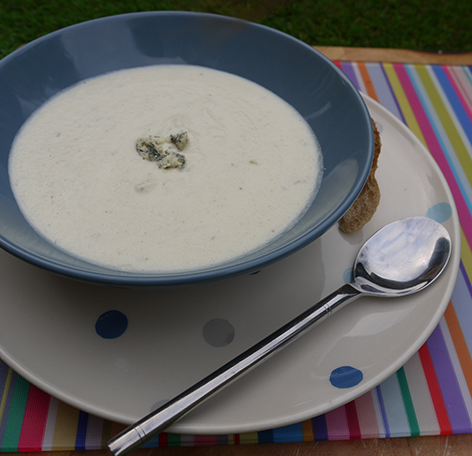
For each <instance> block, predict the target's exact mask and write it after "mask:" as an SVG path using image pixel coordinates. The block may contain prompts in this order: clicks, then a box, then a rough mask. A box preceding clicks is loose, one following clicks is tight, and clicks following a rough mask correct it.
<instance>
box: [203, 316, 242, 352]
mask: <svg viewBox="0 0 472 456" xmlns="http://www.w3.org/2000/svg"><path fill="white" fill-rule="evenodd" d="M202 333H203V339H205V341H206V342H207V343H208V344H210V345H212V346H213V347H225V346H226V345H229V344H230V343H231V342H232V341H233V339H234V328H233V325H232V324H231V323H230V322H229V321H228V320H224V319H222V318H214V319H213V320H210V321H209V322H208V323H206V324H205V326H204V327H203V331H202Z"/></svg>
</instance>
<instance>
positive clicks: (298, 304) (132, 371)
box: [0, 97, 460, 434]
mask: <svg viewBox="0 0 472 456" xmlns="http://www.w3.org/2000/svg"><path fill="white" fill-rule="evenodd" d="M366 103H367V106H368V108H369V110H370V112H371V114H372V116H373V118H374V119H375V120H376V121H377V122H378V126H379V129H380V131H381V138H382V142H383V148H382V153H381V156H380V159H379V169H378V172H377V177H378V180H379V184H380V188H381V191H382V199H381V203H380V207H379V209H378V211H377V213H376V214H375V216H374V218H373V220H372V221H371V222H370V223H369V224H368V225H366V226H365V227H364V229H363V230H361V231H360V232H357V233H354V234H349V235H343V234H341V233H340V232H339V230H338V228H337V226H336V227H333V228H332V229H331V230H330V231H329V232H328V233H326V234H325V235H324V236H323V237H322V238H321V239H319V240H317V241H315V242H314V243H313V244H311V245H310V246H308V247H307V248H305V249H303V250H302V251H300V252H298V253H297V254H295V255H293V256H291V257H289V258H287V259H285V260H283V261H281V262H279V263H277V264H275V265H272V266H270V267H267V268H266V269H264V270H262V271H261V272H260V273H258V274H255V275H250V276H244V277H238V278H234V279H231V280H227V281H223V282H219V283H216V284H207V285H202V286H192V287H187V288H182V289H167V290H153V291H149V290H147V291H136V290H121V289H110V288H105V287H99V286H93V285H88V284H82V283H78V282H75V281H71V280H68V279H64V278H61V277H56V276H54V275H52V274H50V273H48V272H44V271H42V270H40V269H37V268H35V267H33V266H30V265H28V264H26V263H24V262H22V261H20V260H18V259H16V258H14V257H12V256H10V255H8V254H7V253H4V252H0V286H1V290H2V301H1V318H0V355H1V357H2V358H3V360H4V361H5V362H6V363H7V364H9V365H10V366H11V367H12V368H13V369H14V370H16V371H17V372H18V373H19V374H21V375H22V376H24V377H25V378H26V379H27V380H29V381H30V382H32V383H33V384H35V385H37V386H38V387H39V388H41V389H43V390H44V391H46V392H48V393H50V394H51V395H53V396H56V397H57V398H59V399H61V400H63V401H65V402H67V403H69V404H71V405H73V406H75V407H77V408H80V409H82V410H84V411H86V412H89V413H92V414H95V415H98V416H101V417H103V418H107V419H110V420H114V421H118V422H123V423H132V422H134V421H135V420H137V419H139V418H141V417H142V416H143V415H146V414H147V413H148V412H149V411H150V410H151V409H152V408H153V407H154V406H155V405H156V404H159V403H161V402H162V401H165V400H166V399H170V398H172V397H173V396H174V395H176V394H178V393H180V392H181V391H183V390H184V389H186V388H187V387H189V386H191V385H192V384H194V383H195V382H196V381H198V380H200V379H201V378H203V377H204V376H206V375H207V374H209V373H210V372H212V371H213V370H215V369H216V368H218V367H219V366H221V365H222V364H223V363H225V362H226V361H228V360H229V359H231V358H233V357H234V356H236V355H238V354H239V353H241V352H242V351H243V350H245V349H246V348H248V347H250V346H251V345H252V344H254V343H255V342H257V341H259V340H260V339H262V338H263V337H265V336H266V335H268V334H269V333H271V332H272V331H273V330H275V329H277V328H278V327H279V326H281V325H282V324H284V323H286V322H288V321H289V320H290V319H291V318H292V317H295V316H296V315H297V314H299V313H300V312H301V311H302V310H304V309H305V308H307V307H309V306H310V305H312V304H314V303H315V302H316V301H317V300H318V299H319V298H321V297H322V296H324V295H326V294H328V293H329V292H331V291H334V290H335V289H336V288H338V287H339V286H340V285H342V284H343V282H344V278H345V277H346V276H348V275H349V271H350V268H351V266H352V263H353V261H354V258H355V256H356V253H357V251H358V249H359V247H360V245H361V244H362V243H363V242H364V241H365V240H366V239H367V238H368V237H369V236H370V235H372V234H373V233H374V232H375V231H377V230H378V229H379V228H381V227H382V226H383V225H385V224H387V223H389V222H391V221H394V220H396V219H399V218H403V217H407V216H414V215H426V214H429V215H431V214H433V218H437V217H439V218H441V217H443V218H447V220H444V225H445V226H446V228H447V229H448V230H449V231H450V233H451V236H452V238H453V255H452V259H451V263H450V265H449V266H448V268H447V269H446V271H445V273H444V274H443V275H442V276H441V277H440V279H439V280H438V281H436V282H435V283H434V284H433V285H432V286H431V287H430V288H428V289H427V290H425V291H423V292H421V293H419V294H417V295H415V296H412V297H408V298H402V299H396V300H382V299H375V298H365V299H360V300H358V301H357V302H356V303H355V304H353V305H351V306H348V307H347V308H345V309H343V310H342V311H340V312H338V313H336V314H335V315H333V316H332V317H331V318H330V319H328V320H327V321H325V322H324V323H323V324H322V325H320V326H318V327H317V328H316V329H314V330H313V331H311V332H309V333H308V334H306V335H305V336H303V337H302V338H300V339H299V340H297V341H296V342H294V343H293V344H292V345H290V346H289V347H287V348H286V349H285V350H284V351H282V352H281V353H279V354H278V355H276V356H274V357H272V358H271V359H269V360H268V361H267V362H266V363H264V364H263V365H262V366H260V367H259V368H257V369H255V370H253V371H251V372H250V373H249V374H247V375H246V376H245V377H243V378H242V379H240V380H239V381H238V382H236V383H234V384H233V385H231V386H230V387H228V388H226V389H225V390H224V391H222V392H221V393H219V394H218V395H217V396H215V397H214V398H212V399H210V400H209V401H207V402H205V403H204V404H203V405H202V406H200V407H199V408H198V409H196V410H195V411H194V412H192V413H191V414H189V415H187V416H186V417H185V418H184V419H182V420H181V421H180V422H178V423H176V424H175V425H174V426H173V427H172V428H171V431H172V432H178V433H192V434H202V433H203V434H214V433H240V432H250V431H255V430H262V429H267V428H274V427H278V426H283V425H287V424H290V423H294V422H298V421H302V420H304V419H308V418H312V417H314V416H316V415H318V414H321V413H324V412H327V411H329V410H331V409H333V408H335V407H337V406H340V405H342V404H344V403H346V402H348V401H350V400H352V399H354V398H356V397H358V396H359V395H361V394H363V393H365V392H367V391H369V390H370V389H372V388H373V387H375V386H376V385H377V384H379V383H380V382H382V381H383V380H385V379H386V378H387V377H388V376H390V375H391V374H393V373H394V372H395V371H396V370H397V369H399V368H400V367H401V366H402V365H403V364H404V363H405V362H406V361H407V360H408V359H409V358H410V356H412V355H413V354H414V353H415V352H416V351H417V350H418V349H419V348H420V347H421V345H422V344H423V343H424V342H425V340H426V339H427V338H428V336H429V335H430V334H431V332H432V331H433V330H434V328H435V327H436V325H437V324H438V322H439V320H440V318H441V316H442V314H443V312H444V311H445V309H446V306H447V304H448V302H449V299H450V296H451V294H452V291H453V288H454V284H455V280H456V277H457V273H458V265H459V258H460V227H459V222H458V217H457V213H456V210H455V206H454V202H453V199H452V196H451V193H450V191H449V189H448V187H447V184H446V181H445V179H444V177H443V175H442V174H441V172H440V170H439V168H438V166H437V165H436V163H435V162H434V161H433V160H432V158H431V156H430V154H429V153H428V151H427V150H426V149H425V148H424V147H423V146H422V144H421V143H420V142H419V141H418V140H417V139H416V137H415V136H414V135H413V134H412V133H411V132H410V131H409V130H408V129H407V128H405V126H404V125H403V124H402V123H401V122H399V121H398V120H397V119H396V118H395V117H394V116H393V115H392V114H390V113H389V112H388V111H386V110H385V109H384V108H383V107H381V106H380V105H379V104H378V103H376V102H374V101H373V100H371V99H369V98H367V97H366ZM448 211H449V213H448ZM107 311H119V312H121V313H122V314H124V315H125V316H126V317H127V320H128V328H127V330H126V331H125V332H124V334H123V335H122V336H120V337H117V338H114V339H105V338H103V337H101V336H99V335H98V334H97V331H96V327H95V325H96V322H97V321H98V319H99V317H100V316H101V315H102V314H104V313H105V312H107ZM102 321H103V319H102ZM233 330H234V337H233V339H232V341H231V342H230V343H228V342H229V340H230V339H231V334H232V331H233ZM215 345H220V346H215ZM342 366H351V367H353V368H355V369H357V370H359V371H361V372H362V375H363V379H362V381H360V383H358V384H357V385H355V386H352V387H350V388H338V387H335V386H333V384H332V383H331V381H330V375H331V373H332V371H333V370H335V369H337V368H338V367H342ZM344 386H345V385H344Z"/></svg>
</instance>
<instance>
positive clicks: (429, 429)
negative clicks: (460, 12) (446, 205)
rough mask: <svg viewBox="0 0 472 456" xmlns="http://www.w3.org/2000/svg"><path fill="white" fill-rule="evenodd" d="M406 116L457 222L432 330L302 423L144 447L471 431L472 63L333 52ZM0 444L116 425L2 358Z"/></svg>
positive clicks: (162, 438)
mask: <svg viewBox="0 0 472 456" xmlns="http://www.w3.org/2000/svg"><path fill="white" fill-rule="evenodd" d="M336 64H337V65H338V66H339V67H340V68H341V69H342V70H343V71H344V72H345V73H346V74H347V75H348V76H349V78H350V79H351V80H352V81H353V83H354V84H355V85H356V86H357V88H358V89H359V90H361V91H362V92H364V93H366V94H368V95H369V96H370V97H372V98H374V99H375V100H377V101H378V102H380V103H381V104H382V105H383V106H385V107H386V108H387V109H388V110H390V111H391V112H392V113H393V114H394V115H396V116H397V117H398V118H399V119H401V120H402V121H403V122H405V123H406V125H407V126H408V127H409V128H410V129H411V130H412V131H413V132H414V133H415V134H416V135H417V137H418V138H419V139H420V140H421V141H422V142H423V143H424V144H425V146H426V147H427V148H428V149H429V151H430V152H431V154H432V156H433V157H434V159H435V160H436V161H437V163H438V164H439V166H440V168H441V169H442V171H443V173H444V176H445V177H446V179H447V182H448V184H449V186H450V188H451V191H452V193H453V196H454V199H455V202H456V205H457V209H458V212H459V219H460V221H461V227H462V251H461V264H460V272H459V278H458V281H457V285H456V287H455V290H454V293H453V296H452V299H451V303H450V305H449V307H448V308H447V311H446V313H445V315H444V317H443V319H442V320H441V322H440V324H439V325H438V326H437V328H436V329H435V331H434V332H433V334H432V335H431V337H430V338H429V339H428V341H427V342H426V343H425V344H424V345H423V347H422V348H421V349H420V350H419V351H418V353H416V354H415V355H414V356H413V357H412V358H411V359H410V361H408V362H407V363H406V365H405V366H404V367H402V368H401V369H400V370H398V372H396V374H395V375H392V376H391V377H390V378H388V379H387V380H386V381H384V382H383V383H382V384H380V385H379V386H377V387H376V388H374V389H373V390H372V391H370V392H369V393H366V394H364V395H363V396H361V397H360V398H358V399H356V400H355V401H352V402H350V403H348V404H346V405H344V406H342V407H339V408H338V409H336V410H333V411H331V412H329V413H326V414H324V415H322V416H318V417H315V418H313V419H311V420H307V421H305V422H302V423H298V424H294V425H291V426H286V427H283V428H278V429H272V430H268V431H262V432H253V433H246V434H235V435H218V436H210V435H206V436H193V435H176V434H167V433H162V434H161V435H159V436H158V438H156V439H154V440H153V441H152V442H150V443H149V444H147V445H146V446H148V447H164V446H167V447H172V446H174V447H175V446H197V445H237V444H246V443H265V442H297V441H313V440H347V439H362V438H382V437H399V436H418V435H439V434H458V433H470V432H472V358H471V353H472V324H470V323H471V322H472V285H471V278H472V253H471V246H472V67H466V66H439V65H438V66H432V65H404V64H390V63H363V62H357V63H356V62H336ZM0 392H1V393H2V394H1V402H0V449H1V451H10V452H15V451H47V450H73V449H77V450H87V449H100V448H103V447H104V443H105V441H106V440H108V439H109V438H110V437H111V436H112V435H115V434H116V433H117V432H119V431H120V430H121V429H122V426H121V425H117V424H115V423H111V422H109V421H106V420H103V419H100V418H97V417H94V416H92V415H89V414H87V413H84V412H80V411H79V410H76V409H74V408H72V407H70V406H68V405H66V404H64V403H62V402H60V401H58V400H57V399H55V398H52V397H50V396H49V395H47V394H45V393H43V392H42V391H40V390H38V389H37V388H36V387H34V386H33V385H30V384H29V383H28V382H27V381H25V380H24V379H23V378H21V377H20V376H19V375H17V374H16V373H15V372H13V371H12V370H11V369H10V368H9V367H8V366H6V365H5V364H4V363H2V362H0Z"/></svg>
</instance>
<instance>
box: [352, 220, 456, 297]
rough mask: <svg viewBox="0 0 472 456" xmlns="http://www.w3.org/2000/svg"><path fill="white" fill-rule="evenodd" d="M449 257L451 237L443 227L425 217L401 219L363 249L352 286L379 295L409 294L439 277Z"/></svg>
mask: <svg viewBox="0 0 472 456" xmlns="http://www.w3.org/2000/svg"><path fill="white" fill-rule="evenodd" d="M450 256H451V238H450V236H449V233H448V232H447V230H446V228H444V226H442V225H440V224H439V223H437V222H435V221H434V220H432V219H429V218H426V217H410V218H406V219H402V220H398V221H397V222H394V223H390V224H389V225H387V226H385V227H384V228H382V229H381V230H380V231H378V232H377V233H375V234H374V235H373V236H372V237H371V238H370V239H369V240H368V241H367V242H366V243H365V244H364V245H363V247H362V248H361V249H360V251H359V253H358V255H357V258H356V261H355V266H354V281H353V283H352V286H353V287H355V288H356V289H357V290H359V291H360V292H361V293H365V294H369V295H374V296H380V297H395V296H404V295H409V294H412V293H415V292H417V291H420V290H422V289H423V288H425V287H426V286H428V285H429V284H430V283H431V282H432V281H434V280H435V279H436V278H437V277H439V275H440V274H441V272H442V270H443V269H444V268H445V267H446V265H447V263H448V261H449V258H450Z"/></svg>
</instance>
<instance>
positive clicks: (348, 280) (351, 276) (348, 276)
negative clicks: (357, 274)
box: [343, 268, 354, 283]
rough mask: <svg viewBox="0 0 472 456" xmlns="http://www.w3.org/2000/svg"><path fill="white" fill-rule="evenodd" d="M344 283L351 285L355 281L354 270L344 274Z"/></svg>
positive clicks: (346, 271) (350, 269)
mask: <svg viewBox="0 0 472 456" xmlns="http://www.w3.org/2000/svg"><path fill="white" fill-rule="evenodd" d="M343 280H344V283H351V282H352V281H353V280H354V271H353V270H352V268H349V269H346V270H345V271H344V274H343Z"/></svg>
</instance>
